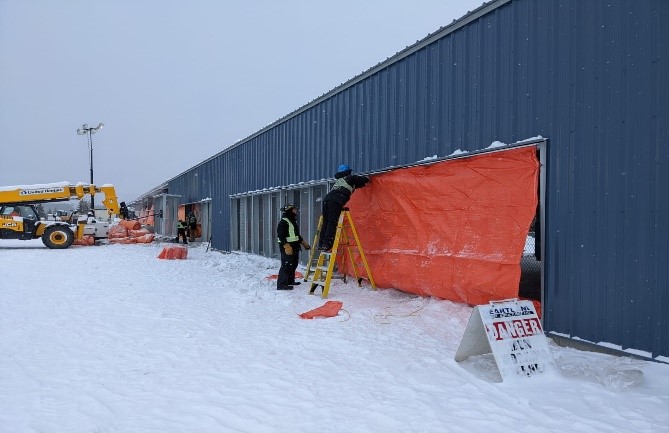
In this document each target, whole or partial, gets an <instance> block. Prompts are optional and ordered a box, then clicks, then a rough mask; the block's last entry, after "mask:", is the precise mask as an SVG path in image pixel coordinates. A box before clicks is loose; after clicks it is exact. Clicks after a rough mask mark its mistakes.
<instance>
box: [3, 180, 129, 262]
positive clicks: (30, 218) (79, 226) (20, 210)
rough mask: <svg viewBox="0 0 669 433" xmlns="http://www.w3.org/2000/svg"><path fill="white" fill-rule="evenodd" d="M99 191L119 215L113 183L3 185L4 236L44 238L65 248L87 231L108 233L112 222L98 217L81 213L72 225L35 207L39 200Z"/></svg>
mask: <svg viewBox="0 0 669 433" xmlns="http://www.w3.org/2000/svg"><path fill="white" fill-rule="evenodd" d="M96 194H104V199H103V200H102V203H103V204H104V206H105V207H106V208H107V211H108V212H109V215H110V216H112V215H118V213H119V205H118V199H117V197H116V190H115V189H114V186H113V185H108V184H107V185H102V186H100V187H98V186H95V185H89V184H84V183H77V184H70V183H69V182H59V183H49V184H40V185H19V186H9V187H0V239H21V240H30V239H37V238H42V242H44V245H46V246H47V247H48V248H55V249H63V248H68V247H69V246H70V245H72V243H73V242H74V240H75V239H81V238H83V237H84V235H91V236H93V237H94V238H103V237H106V235H107V230H108V225H101V224H99V223H97V222H96V221H95V219H94V218H91V217H88V218H86V217H83V218H82V217H80V218H79V219H78V221H77V222H76V224H72V225H71V224H68V223H66V222H63V221H46V220H43V219H40V217H39V215H38V214H37V210H36V209H35V205H36V204H38V203H51V202H58V201H68V200H71V199H79V200H81V199H82V198H83V197H84V196H86V195H91V196H94V195H96ZM105 227H106V230H104V228H105Z"/></svg>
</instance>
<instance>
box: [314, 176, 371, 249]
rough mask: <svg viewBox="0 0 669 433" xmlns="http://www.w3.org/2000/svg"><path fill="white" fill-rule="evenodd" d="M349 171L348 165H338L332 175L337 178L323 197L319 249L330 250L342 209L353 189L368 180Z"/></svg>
mask: <svg viewBox="0 0 669 433" xmlns="http://www.w3.org/2000/svg"><path fill="white" fill-rule="evenodd" d="M351 172H352V170H351V167H349V166H348V165H346V164H342V165H340V166H339V168H337V173H335V176H334V177H335V179H337V180H336V181H335V184H334V185H333V186H332V189H331V190H330V192H329V193H327V195H326V196H325V199H323V224H322V225H321V231H320V236H319V240H318V250H319V251H328V252H329V251H330V250H332V245H333V244H334V239H335V234H336V232H337V223H338V222H339V215H340V214H341V211H342V209H343V208H344V206H345V205H346V203H348V201H349V200H350V199H351V194H353V191H355V189H356V188H362V187H364V186H365V185H367V182H369V181H370V179H369V177H367V176H360V175H356V174H351Z"/></svg>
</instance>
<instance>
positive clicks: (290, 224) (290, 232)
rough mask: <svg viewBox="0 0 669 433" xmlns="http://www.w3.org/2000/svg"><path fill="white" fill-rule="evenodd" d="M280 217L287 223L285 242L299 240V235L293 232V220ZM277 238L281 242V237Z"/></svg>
mask: <svg viewBox="0 0 669 433" xmlns="http://www.w3.org/2000/svg"><path fill="white" fill-rule="evenodd" d="M281 219H282V220H284V221H285V222H287V223H288V236H287V237H286V242H297V241H299V240H300V237H299V236H297V235H296V234H295V226H294V225H293V222H292V221H291V220H289V219H288V218H281ZM277 240H278V241H279V242H281V239H278V238H277Z"/></svg>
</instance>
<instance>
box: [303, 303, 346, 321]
mask: <svg viewBox="0 0 669 433" xmlns="http://www.w3.org/2000/svg"><path fill="white" fill-rule="evenodd" d="M342 305H344V303H343V302H340V301H327V302H326V303H325V304H323V305H321V306H320V307H318V308H314V309H313V310H309V311H307V312H304V313H302V314H300V317H301V318H303V319H313V318H314V317H335V316H336V315H337V314H339V310H341V307H342Z"/></svg>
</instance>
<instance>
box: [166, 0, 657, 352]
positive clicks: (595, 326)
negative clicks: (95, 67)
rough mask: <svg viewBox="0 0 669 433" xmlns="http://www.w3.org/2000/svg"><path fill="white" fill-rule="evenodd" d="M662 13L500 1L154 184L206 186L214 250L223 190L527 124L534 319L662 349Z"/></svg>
mask: <svg viewBox="0 0 669 433" xmlns="http://www.w3.org/2000/svg"><path fill="white" fill-rule="evenodd" d="M417 7H419V6H417ZM667 22H669V2H667V1H665V0H609V1H598V0H592V1H583V0H541V1H535V0H514V1H511V2H500V6H499V7H497V8H496V9H494V10H492V11H491V12H490V13H487V14H485V15H483V16H481V17H480V18H478V19H475V20H473V21H472V22H470V23H469V24H467V25H465V26H464V27H461V28H459V29H457V30H455V31H453V32H450V33H448V31H445V32H444V35H443V36H442V37H441V38H439V39H437V40H436V41H434V42H432V43H430V44H429V45H428V44H426V45H425V46H423V47H420V46H419V47H418V48H420V49H418V50H417V51H415V52H413V53H412V54H410V55H407V56H404V57H400V58H399V59H398V60H395V61H393V62H389V63H388V64H386V65H384V67H383V68H380V69H376V70H374V71H373V72H370V73H368V74H367V76H364V77H363V78H362V79H360V80H353V81H352V82H351V84H350V85H348V87H343V88H341V89H337V91H336V92H333V93H332V94H329V95H325V97H324V98H323V99H322V100H319V101H315V102H313V103H312V104H310V105H308V106H306V108H304V109H302V110H298V111H297V112H296V113H295V114H294V115H291V116H288V117H286V118H285V119H282V121H281V122H279V123H277V124H275V125H273V126H272V127H270V128H268V129H266V130H264V131H261V132H260V133H258V134H256V135H254V136H252V137H250V138H249V139H247V140H246V141H245V142H243V143H242V144H240V145H237V146H235V147H233V148H231V149H230V150H228V151H225V152H223V153H221V154H219V155H217V156H216V157H214V158H212V159H211V160H209V161H207V162H205V163H203V164H202V165H200V166H198V167H196V168H194V169H193V170H192V171H188V172H186V173H184V174H183V175H181V176H179V177H177V178H175V179H173V180H172V181H170V182H169V191H170V193H173V194H181V195H182V196H183V197H182V201H183V202H189V201H196V200H199V199H201V198H204V197H206V196H209V197H212V198H213V199H214V201H213V222H214V238H213V240H212V242H213V245H214V247H216V248H219V249H228V248H229V235H228V233H229V231H230V226H229V221H230V215H229V212H230V209H229V201H230V200H229V198H228V196H229V195H230V194H236V193H243V192H248V191H254V190H260V189H263V188H270V187H276V186H285V185H289V184H296V183H298V182H304V181H310V180H317V179H322V178H329V177H331V176H332V175H333V172H334V169H335V167H336V166H337V165H338V164H340V163H347V164H350V165H351V166H352V167H353V168H354V169H355V170H356V171H358V172H365V171H372V170H377V169H382V168H386V167H389V166H397V165H403V164H407V163H412V162H415V161H418V160H422V159H424V158H426V157H430V156H433V155H435V154H436V155H438V156H446V155H449V154H451V153H452V152H454V151H455V150H457V149H462V150H469V151H473V150H479V149H483V148H485V147H487V146H489V145H490V144H491V143H492V142H493V141H502V142H506V143H511V142H515V141H518V140H523V139H526V138H530V137H535V136H538V135H541V136H543V137H547V138H548V139H549V140H550V141H549V145H548V155H547V165H546V167H544V169H545V173H546V179H547V192H546V197H545V199H546V212H547V213H546V221H545V222H546V227H547V229H546V256H545V262H544V266H545V268H544V269H545V304H544V313H545V316H544V318H545V325H546V328H547V329H548V330H553V331H557V332H561V333H566V334H570V335H572V336H577V337H580V338H583V339H586V340H591V341H607V342H609V343H614V344H619V345H621V346H622V347H623V348H627V347H630V346H631V347H635V348H637V349H641V350H646V351H649V352H653V353H654V354H656V355H657V354H662V355H665V356H669V319H668V317H669V315H668V314H667V311H669V293H668V292H669V271H668V270H667V268H669V266H668V264H669V228H668V224H669V200H668V199H667V194H668V192H667V191H668V190H669V145H668V143H669V129H668V127H667V124H668V123H669V108H668V107H669V104H668V102H667V101H669V87H668V85H667V77H669V67H668V63H669V30H668V29H669V26H667V25H666V23H667ZM446 30H448V29H446ZM398 48H401V47H398ZM370 60H373V59H370ZM195 174H197V177H195ZM417 188H418V190H417V193H419V192H420V191H419V188H420V186H419V185H417Z"/></svg>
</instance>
